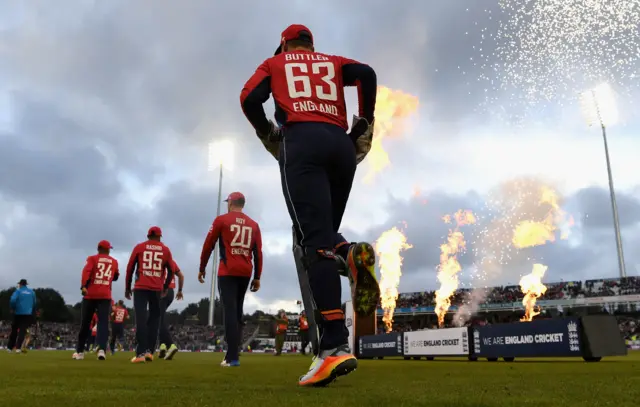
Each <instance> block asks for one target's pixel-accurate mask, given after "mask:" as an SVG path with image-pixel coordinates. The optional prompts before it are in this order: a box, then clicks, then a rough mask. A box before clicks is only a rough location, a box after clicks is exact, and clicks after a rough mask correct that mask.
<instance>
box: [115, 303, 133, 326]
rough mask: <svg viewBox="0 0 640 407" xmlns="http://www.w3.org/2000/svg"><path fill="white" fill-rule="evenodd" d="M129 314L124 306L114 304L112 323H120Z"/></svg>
mask: <svg viewBox="0 0 640 407" xmlns="http://www.w3.org/2000/svg"><path fill="white" fill-rule="evenodd" d="M128 316H129V311H127V309H126V308H125V307H121V306H116V308H115V309H114V310H113V313H112V317H113V323H114V324H122V323H123V322H124V320H125V319H126V318H127V317H128Z"/></svg>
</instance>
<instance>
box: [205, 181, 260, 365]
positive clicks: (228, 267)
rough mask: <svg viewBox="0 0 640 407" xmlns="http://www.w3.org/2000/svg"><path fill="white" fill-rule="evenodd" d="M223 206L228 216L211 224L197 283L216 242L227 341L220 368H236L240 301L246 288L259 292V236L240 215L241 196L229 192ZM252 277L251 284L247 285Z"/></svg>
mask: <svg viewBox="0 0 640 407" xmlns="http://www.w3.org/2000/svg"><path fill="white" fill-rule="evenodd" d="M225 202H227V211H228V212H227V213H225V214H224V215H220V216H218V217H217V218H216V219H215V220H214V221H213V225H211V228H210V229H209V233H207V237H206V238H205V241H204V244H203V246H202V254H201V255H200V273H199V274H198V280H199V281H200V283H203V284H204V279H205V276H206V269H207V263H208V262H209V257H211V253H212V252H213V249H214V247H215V245H216V242H220V249H219V250H220V265H219V268H218V287H219V288H220V300H221V301H222V306H223V308H224V332H225V335H224V337H225V339H226V341H227V354H226V355H225V357H224V360H223V361H222V363H221V364H220V366H222V367H237V366H240V346H241V345H242V344H241V341H242V328H243V326H244V323H243V321H242V317H243V315H244V313H243V306H244V297H245V294H246V293H247V287H249V286H250V287H251V291H252V292H256V291H258V290H259V289H260V277H261V275H262V235H261V233H260V226H258V223H257V222H256V221H254V220H253V219H251V218H250V217H249V216H247V215H246V214H245V213H243V212H242V210H243V208H244V205H245V197H244V195H243V194H241V193H240V192H232V193H231V194H229V197H228V198H227V199H226V200H225ZM252 264H253V265H252ZM252 274H253V281H251V284H249V281H250V280H251V275H252ZM211 278H216V276H212V277H211Z"/></svg>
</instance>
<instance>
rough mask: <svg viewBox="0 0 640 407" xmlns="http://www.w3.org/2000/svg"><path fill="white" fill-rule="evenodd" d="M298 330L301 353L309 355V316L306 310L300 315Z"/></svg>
mask: <svg viewBox="0 0 640 407" xmlns="http://www.w3.org/2000/svg"><path fill="white" fill-rule="evenodd" d="M298 328H299V331H300V332H299V334H300V352H301V353H302V354H303V355H306V354H307V346H309V321H308V320H307V314H306V313H305V312H304V310H303V311H302V312H301V313H300V318H299V319H298Z"/></svg>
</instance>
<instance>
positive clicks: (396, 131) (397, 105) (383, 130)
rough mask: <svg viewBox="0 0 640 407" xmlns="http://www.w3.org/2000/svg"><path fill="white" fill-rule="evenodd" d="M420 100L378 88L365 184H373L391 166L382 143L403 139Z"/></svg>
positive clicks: (398, 92) (385, 88)
mask: <svg viewBox="0 0 640 407" xmlns="http://www.w3.org/2000/svg"><path fill="white" fill-rule="evenodd" d="M418 104H419V103H418V98H417V97H415V96H413V95H409V94H408V93H404V92H401V91H398V90H392V89H389V88H387V87H384V86H379V87H378V94H377V98H376V112H375V117H376V121H375V125H374V133H373V134H374V136H373V142H372V144H371V150H370V151H369V154H368V155H367V162H368V170H367V173H366V174H365V176H364V182H365V183H367V184H371V183H372V182H373V180H374V179H375V176H376V175H377V174H378V173H380V172H381V171H382V170H384V169H385V168H387V167H388V166H389V165H390V164H391V160H390V159H389V154H388V153H387V152H386V150H385V149H384V147H383V145H382V141H383V140H385V139H389V138H398V137H401V136H402V135H403V134H404V133H405V132H406V130H407V125H408V121H407V119H408V118H410V117H411V116H413V115H414V114H415V113H416V112H417V110H418Z"/></svg>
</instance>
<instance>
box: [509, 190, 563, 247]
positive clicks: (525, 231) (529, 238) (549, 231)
mask: <svg viewBox="0 0 640 407" xmlns="http://www.w3.org/2000/svg"><path fill="white" fill-rule="evenodd" d="M540 192H541V196H540V201H539V203H538V205H539V206H543V205H548V206H549V207H550V209H549V212H547V215H546V216H545V218H544V219H543V220H541V221H533V220H523V221H521V222H520V223H518V225H516V228H515V230H514V231H513V239H512V243H513V245H514V246H515V247H517V248H519V249H522V248H525V247H533V246H541V245H543V244H545V243H547V242H553V241H555V240H556V236H555V234H556V230H558V228H559V227H561V226H566V227H567V228H568V227H570V226H572V225H573V218H572V217H571V216H567V214H566V212H564V211H563V210H562V209H561V208H560V205H559V204H558V195H557V193H556V191H554V190H553V189H551V188H549V187H544V186H543V187H542V188H541V191H540ZM567 228H565V229H564V230H562V231H561V235H560V238H561V239H567V238H568V237H569V231H568V229H567Z"/></svg>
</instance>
